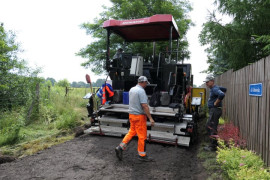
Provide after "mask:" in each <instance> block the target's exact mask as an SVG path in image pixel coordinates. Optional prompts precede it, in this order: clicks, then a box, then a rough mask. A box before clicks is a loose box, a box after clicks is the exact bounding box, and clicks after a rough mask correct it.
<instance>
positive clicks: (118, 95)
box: [85, 14, 202, 146]
mask: <svg viewBox="0 0 270 180" xmlns="http://www.w3.org/2000/svg"><path fill="white" fill-rule="evenodd" d="M103 28H105V29H106V30H107V52H106V65H105V66H106V67H105V69H106V71H107V73H108V76H109V77H110V79H111V82H112V84H111V85H112V88H113V90H114V95H113V97H111V98H110V101H109V103H105V104H102V105H100V106H99V107H95V105H94V104H95V102H94V98H93V97H94V93H93V94H90V96H88V97H86V98H89V104H88V106H87V109H88V112H89V115H88V116H89V117H90V118H91V120H92V126H91V128H89V129H87V130H85V133H90V134H99V135H108V136H120V137H121V136H124V135H125V134H126V133H127V132H128V129H129V120H128V108H129V105H128V104H129V102H128V91H129V90H130V88H131V87H133V86H135V85H136V84H137V79H138V77H139V76H142V75H143V76H146V77H147V78H148V81H149V82H150V84H149V85H148V86H147V87H146V88H145V91H146V94H147V96H148V98H149V104H150V113H151V115H152V117H153V119H154V120H155V121H156V123H155V126H153V127H151V126H150V122H149V123H147V126H148V127H147V129H148V133H147V139H148V141H149V142H159V143H167V144H175V145H181V146H189V145H190V142H191V141H193V140H195V139H196V136H197V120H198V119H197V118H198V116H197V115H196V113H198V112H197V110H198V107H200V106H201V99H202V97H193V99H192V100H189V101H188V100H187V98H191V96H188V94H189V93H190V91H189V90H190V88H191V87H192V85H193V75H192V71H191V64H183V61H180V60H179V56H180V51H179V38H180V35H179V31H178V27H177V25H176V23H175V21H174V18H173V16H172V15H169V14H160V15H154V16H151V17H148V18H142V19H132V20H107V21H105V22H104V23H103ZM113 33H114V34H116V35H118V36H120V37H121V38H122V39H123V40H124V42H125V43H134V42H136V43H148V44H149V42H150V43H151V42H152V46H153V52H152V53H151V56H150V57H145V56H144V54H143V53H140V52H126V51H125V47H123V50H124V51H123V52H122V53H120V54H118V56H117V57H114V58H112V57H111V56H110V43H111V42H110V37H111V34H113ZM164 42H166V43H164ZM156 43H162V44H166V47H165V48H164V50H163V51H161V52H158V50H157V48H156V46H157V45H156ZM173 46H176V48H173ZM187 103H189V104H187ZM191 106H193V107H195V108H189V109H188V110H187V108H186V107H191Z"/></svg>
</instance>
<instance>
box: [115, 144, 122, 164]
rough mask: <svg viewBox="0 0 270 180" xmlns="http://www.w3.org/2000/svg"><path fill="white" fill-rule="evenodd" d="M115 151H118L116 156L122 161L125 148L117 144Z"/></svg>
mask: <svg viewBox="0 0 270 180" xmlns="http://www.w3.org/2000/svg"><path fill="white" fill-rule="evenodd" d="M115 153H116V157H117V158H118V159H119V161H122V159H123V149H122V148H121V146H117V147H116V148H115Z"/></svg>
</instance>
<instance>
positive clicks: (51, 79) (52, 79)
mask: <svg viewBox="0 0 270 180" xmlns="http://www.w3.org/2000/svg"><path fill="white" fill-rule="evenodd" d="M46 81H51V83H52V86H54V84H55V83H56V80H55V79H54V78H49V77H48V78H47V79H46Z"/></svg>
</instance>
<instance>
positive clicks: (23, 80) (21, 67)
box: [0, 23, 40, 110]
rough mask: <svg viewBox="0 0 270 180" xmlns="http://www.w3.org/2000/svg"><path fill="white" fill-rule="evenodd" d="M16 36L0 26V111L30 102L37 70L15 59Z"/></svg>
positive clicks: (17, 50) (37, 80)
mask: <svg viewBox="0 0 270 180" xmlns="http://www.w3.org/2000/svg"><path fill="white" fill-rule="evenodd" d="M15 37H16V35H15V34H14V33H13V32H12V31H6V30H5V29H4V25H3V23H1V26H0V109H1V110H3V109H9V110H11V109H12V107H13V106H17V105H25V104H26V103H27V101H28V100H31V97H32V94H33V92H34V89H35V84H36V83H37V82H39V81H40V79H39V78H37V74H38V72H39V70H35V71H32V70H30V69H29V68H28V67H27V64H26V62H25V61H24V60H21V59H19V58H18V57H17V53H18V52H19V51H20V49H19V46H18V44H17V43H16V41H15Z"/></svg>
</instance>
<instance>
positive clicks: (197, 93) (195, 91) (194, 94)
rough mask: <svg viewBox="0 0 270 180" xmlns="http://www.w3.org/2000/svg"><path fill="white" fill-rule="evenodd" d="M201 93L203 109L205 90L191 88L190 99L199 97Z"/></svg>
mask: <svg viewBox="0 0 270 180" xmlns="http://www.w3.org/2000/svg"><path fill="white" fill-rule="evenodd" d="M200 93H202V104H201V106H202V107H203V106H204V105H205V103H206V89H205V88H192V89H191V97H201V94H200Z"/></svg>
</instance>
